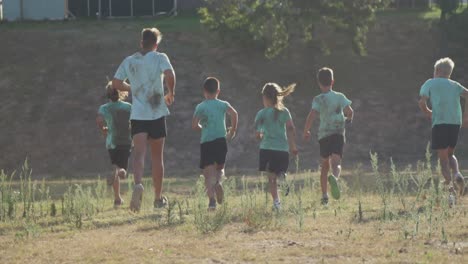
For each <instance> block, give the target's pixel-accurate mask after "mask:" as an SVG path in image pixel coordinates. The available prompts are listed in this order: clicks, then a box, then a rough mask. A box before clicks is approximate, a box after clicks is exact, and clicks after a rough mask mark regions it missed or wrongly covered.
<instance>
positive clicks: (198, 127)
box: [192, 116, 202, 131]
mask: <svg viewBox="0 0 468 264" xmlns="http://www.w3.org/2000/svg"><path fill="white" fill-rule="evenodd" d="M192 129H193V130H195V131H201V130H202V126H201V125H200V119H199V118H198V117H196V116H194V117H193V118H192Z"/></svg>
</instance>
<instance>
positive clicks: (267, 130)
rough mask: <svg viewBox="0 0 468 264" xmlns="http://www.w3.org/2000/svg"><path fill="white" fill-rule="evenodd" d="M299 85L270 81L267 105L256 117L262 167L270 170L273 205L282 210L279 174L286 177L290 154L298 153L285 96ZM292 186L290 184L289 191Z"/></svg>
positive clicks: (294, 131) (265, 95)
mask: <svg viewBox="0 0 468 264" xmlns="http://www.w3.org/2000/svg"><path fill="white" fill-rule="evenodd" d="M295 87H296V85H295V84H293V85H290V86H289V87H287V88H286V89H284V90H283V89H282V88H281V87H280V86H279V85H278V84H276V83H267V84H265V86H264V87H263V89H262V95H263V106H264V108H263V109H262V110H260V111H259V112H258V113H257V116H256V117H255V129H256V137H257V139H259V140H261V142H260V157H259V158H260V162H259V163H260V164H259V170H260V171H262V172H268V173H269V175H268V180H269V184H270V192H271V196H272V198H273V208H274V209H276V210H279V209H280V208H281V201H280V197H279V194H278V178H280V179H281V180H284V179H285V178H286V173H287V171H288V167H289V154H290V153H291V154H293V155H297V147H296V128H295V126H294V123H293V121H292V117H291V114H290V112H289V110H288V109H287V108H286V107H284V105H283V98H284V97H286V96H288V95H290V94H291V93H292V92H293V91H294V89H295ZM288 192H289V188H288V187H286V195H287V193H288Z"/></svg>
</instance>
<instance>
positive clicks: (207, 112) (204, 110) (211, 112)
mask: <svg viewBox="0 0 468 264" xmlns="http://www.w3.org/2000/svg"><path fill="white" fill-rule="evenodd" d="M230 106H231V105H230V104H229V103H228V102H225V101H221V100H218V99H212V100H205V101H203V102H202V103H200V104H199V105H197V107H196V108H195V113H194V116H195V117H196V118H198V119H199V120H200V125H201V126H202V132H201V140H200V142H201V143H205V142H210V141H213V140H215V139H218V138H224V137H226V112H227V110H228V108H229V107H230Z"/></svg>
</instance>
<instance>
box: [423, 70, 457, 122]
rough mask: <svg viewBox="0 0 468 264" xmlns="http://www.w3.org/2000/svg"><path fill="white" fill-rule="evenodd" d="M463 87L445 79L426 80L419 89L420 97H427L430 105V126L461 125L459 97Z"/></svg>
mask: <svg viewBox="0 0 468 264" xmlns="http://www.w3.org/2000/svg"><path fill="white" fill-rule="evenodd" d="M464 90H465V87H463V86H462V85H461V84H459V83H458V82H455V81H452V80H450V79H446V78H434V79H429V80H427V81H426V82H425V83H424V84H423V86H422V87H421V91H420V92H419V95H420V96H425V97H428V98H429V100H430V102H431V105H432V126H435V125H440V124H447V125H461V124H462V110H461V104H460V96H461V95H462V93H463V91H464Z"/></svg>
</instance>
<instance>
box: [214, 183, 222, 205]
mask: <svg viewBox="0 0 468 264" xmlns="http://www.w3.org/2000/svg"><path fill="white" fill-rule="evenodd" d="M215 193H216V201H217V202H218V204H222V203H223V200H224V189H223V185H221V183H220V182H217V183H216V185H215Z"/></svg>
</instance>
